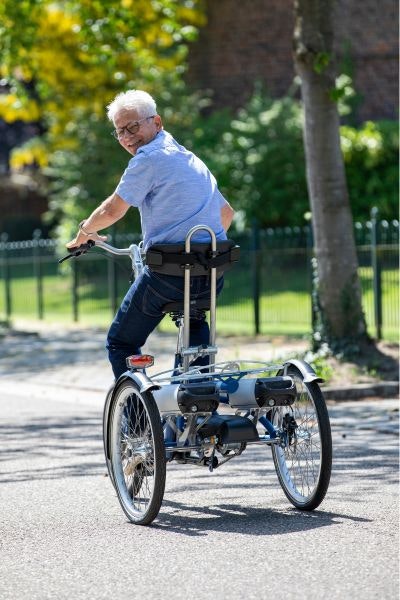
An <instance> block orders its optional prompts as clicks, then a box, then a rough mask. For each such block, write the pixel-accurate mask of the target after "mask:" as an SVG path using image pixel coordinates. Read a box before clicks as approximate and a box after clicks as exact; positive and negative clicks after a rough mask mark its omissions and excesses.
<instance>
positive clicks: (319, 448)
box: [272, 367, 332, 510]
mask: <svg viewBox="0 0 400 600" xmlns="http://www.w3.org/2000/svg"><path fill="white" fill-rule="evenodd" d="M287 374H288V375H289V376H290V377H292V378H293V380H294V382H295V385H296V389H297V397H296V400H295V401H294V403H293V404H292V405H291V406H290V407H286V406H285V407H279V408H275V409H274V410H273V413H272V422H273V424H274V426H275V428H276V429H277V430H278V431H279V435H280V437H282V439H283V444H282V445H281V446H278V445H274V446H272V455H273V459H274V463H275V469H276V472H277V475H278V479H279V483H280V484H281V486H282V489H283V491H284V493H285V494H286V496H287V498H288V499H289V500H290V502H291V503H292V504H293V505H294V506H295V507H296V508H299V509H301V510H313V509H315V508H317V506H319V504H320V503H321V502H322V500H323V499H324V497H325V494H326V492H327V489H328V486H329V480H330V476H331V468H332V437H331V428H330V423H329V416H328V411H327V408H326V404H325V400H324V397H323V395H322V392H321V390H320V388H319V386H318V384H317V383H316V382H311V383H305V382H304V378H303V376H302V374H301V373H300V371H299V370H298V369H296V368H295V367H289V369H288V372H287Z"/></svg>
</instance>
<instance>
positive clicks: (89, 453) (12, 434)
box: [0, 417, 105, 483]
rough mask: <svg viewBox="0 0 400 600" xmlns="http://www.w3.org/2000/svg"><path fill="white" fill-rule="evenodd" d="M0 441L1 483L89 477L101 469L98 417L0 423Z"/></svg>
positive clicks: (102, 467)
mask: <svg viewBox="0 0 400 600" xmlns="http://www.w3.org/2000/svg"><path fill="white" fill-rule="evenodd" d="M0 440H1V445H0V482H1V483H10V482H20V481H35V480H46V479H57V478H65V477H83V476H93V475H98V474H99V472H102V473H103V472H104V470H105V465H104V460H103V456H102V450H103V448H102V424H101V420H100V419H99V418H95V417H93V418H92V417H47V418H32V419H30V420H29V422H27V423H23V424H19V423H18V424H17V423H13V424H11V425H1V426H0ZM100 470H101V471H100Z"/></svg>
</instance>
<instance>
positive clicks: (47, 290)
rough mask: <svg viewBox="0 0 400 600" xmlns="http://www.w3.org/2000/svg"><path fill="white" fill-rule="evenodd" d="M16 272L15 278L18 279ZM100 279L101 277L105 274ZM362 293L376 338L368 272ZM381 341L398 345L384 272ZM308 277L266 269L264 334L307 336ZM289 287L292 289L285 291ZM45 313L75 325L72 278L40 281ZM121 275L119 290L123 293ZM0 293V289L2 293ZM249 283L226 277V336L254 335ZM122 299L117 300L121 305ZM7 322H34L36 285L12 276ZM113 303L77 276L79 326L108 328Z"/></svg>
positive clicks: (243, 273)
mask: <svg viewBox="0 0 400 600" xmlns="http://www.w3.org/2000/svg"><path fill="white" fill-rule="evenodd" d="M17 274H18V273H15V275H17ZM103 275H104V274H103ZM360 278H361V284H362V288H363V304H364V310H365V313H366V318H367V323H368V324H369V331H370V333H371V334H372V335H374V334H375V329H374V308H373V289H372V270H371V269H370V268H362V269H360ZM382 280H383V286H382V287H383V294H382V305H383V337H384V339H386V340H388V341H397V340H398V330H399V310H398V307H399V296H398V284H399V275H398V271H397V270H394V269H391V270H389V269H388V270H386V271H384V272H383V275H382ZM305 282H307V274H306V273H305V272H304V270H303V271H299V269H287V270H286V271H285V273H284V276H283V275H282V272H280V271H279V269H270V270H269V272H268V279H267V280H263V281H262V284H263V289H262V290H261V296H260V323H261V332H260V333H262V334H267V335H295V336H302V335H307V334H308V333H309V332H310V329H311V304H310V294H309V291H308V290H307V289H304V286H305ZM289 284H290V290H289V289H288V287H289ZM42 285H43V310H44V319H45V321H46V322H59V323H68V322H69V323H70V322H72V320H73V309H72V278H71V276H70V274H69V273H68V272H61V273H55V272H53V273H51V274H48V275H45V276H44V277H43V283H42ZM127 285H128V284H127V277H126V274H125V273H124V275H123V277H121V278H120V280H119V283H118V287H119V290H121V293H120V294H119V296H121V297H122V295H123V290H124V289H126V288H127ZM0 289H1V288H0ZM251 294H252V282H251V277H250V270H249V269H238V270H237V272H236V273H235V272H234V271H232V272H230V273H229V274H228V275H227V277H226V283H225V287H224V290H223V292H222V294H221V298H220V302H219V304H218V314H217V328H218V332H219V333H220V334H222V335H224V334H238V335H240V334H244V335H249V334H252V333H253V332H254V309H253V301H252V298H251V297H250V296H251ZM120 299H121V298H119V300H120ZM11 306H12V313H11V318H12V317H15V318H18V317H19V318H23V319H25V320H29V319H33V320H35V319H37V318H38V302H37V281H36V279H35V278H34V277H33V276H32V275H29V274H26V272H25V273H24V276H20V277H15V278H13V279H12V281H11ZM110 307H111V302H110V298H109V297H108V288H107V281H106V280H105V278H104V276H103V277H100V274H99V273H96V275H95V276H92V277H90V276H89V277H85V276H82V277H81V283H80V286H79V312H78V318H79V322H80V323H82V324H83V325H90V326H91V325H97V326H104V327H106V326H107V325H108V324H109V323H110V320H111V318H112V311H111V308H110ZM5 312H6V310H5V294H4V293H1V292H0V319H1V316H2V315H3V316H5ZM160 329H161V330H162V331H171V332H173V331H175V325H174V324H173V323H172V322H171V321H170V320H169V319H164V321H163V322H162V324H161V326H160Z"/></svg>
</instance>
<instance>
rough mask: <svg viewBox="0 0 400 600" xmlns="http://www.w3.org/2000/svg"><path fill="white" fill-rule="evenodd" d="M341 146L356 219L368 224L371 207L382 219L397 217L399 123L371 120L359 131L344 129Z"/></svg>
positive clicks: (346, 127)
mask: <svg viewBox="0 0 400 600" xmlns="http://www.w3.org/2000/svg"><path fill="white" fill-rule="evenodd" d="M341 145H342V151H343V155H344V161H345V167H346V175H347V181H348V187H349V194H350V202H351V206H352V210H353V215H354V217H355V218H356V219H357V220H360V221H365V220H367V219H368V218H369V216H370V212H371V207H372V206H377V207H378V208H379V215H380V218H384V219H394V218H396V217H397V211H398V189H399V171H398V153H399V132H398V123H396V122H394V121H379V122H375V123H373V122H371V121H368V122H366V123H364V124H363V125H362V126H361V127H360V128H358V129H356V128H354V127H348V126H343V127H342V128H341Z"/></svg>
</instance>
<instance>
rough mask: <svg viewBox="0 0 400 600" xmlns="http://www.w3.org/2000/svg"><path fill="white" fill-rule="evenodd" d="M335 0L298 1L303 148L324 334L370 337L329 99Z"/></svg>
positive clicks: (328, 338) (297, 51) (336, 126)
mask: <svg viewBox="0 0 400 600" xmlns="http://www.w3.org/2000/svg"><path fill="white" fill-rule="evenodd" d="M333 4H334V0H295V2H294V6H295V31H294V60H295V66H296V70H297V73H298V74H299V76H300V78H301V92H302V100H303V104H304V113H305V126H304V147H305V155H306V164H307V183H308V191H309V197H310V204H311V213H312V225H313V233H314V243H315V254H316V259H317V272H318V298H319V305H320V312H321V317H322V319H321V320H322V323H323V338H324V341H327V342H328V343H329V344H332V343H333V342H335V341H338V340H342V341H343V340H346V339H347V340H348V339H352V340H353V341H355V338H356V339H358V340H359V339H360V338H364V340H366V339H367V333H366V323H365V317H364V314H363V310H362V305H361V287H360V282H359V278H358V273H357V268H358V260H357V254H356V247H355V241H354V233H353V220H352V215H351V210H350V203H349V197H348V192H347V184H346V176H345V169H344V163H343V157H342V153H341V149H340V133H339V125H340V123H339V114H338V109H337V104H336V102H335V101H334V100H332V98H331V93H332V90H334V88H335V67H334V60H333Z"/></svg>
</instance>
